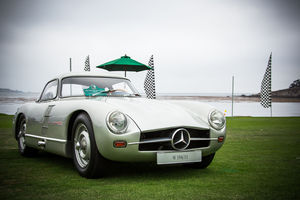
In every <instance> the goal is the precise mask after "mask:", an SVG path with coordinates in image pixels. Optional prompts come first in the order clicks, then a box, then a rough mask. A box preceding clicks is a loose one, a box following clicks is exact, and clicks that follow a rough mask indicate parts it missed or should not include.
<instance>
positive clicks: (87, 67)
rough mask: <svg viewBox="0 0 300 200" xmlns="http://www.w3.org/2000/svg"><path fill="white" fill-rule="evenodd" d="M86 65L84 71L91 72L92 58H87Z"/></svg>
mask: <svg viewBox="0 0 300 200" xmlns="http://www.w3.org/2000/svg"><path fill="white" fill-rule="evenodd" d="M84 64H85V66H84V71H91V68H90V56H87V57H86V60H85V63H84Z"/></svg>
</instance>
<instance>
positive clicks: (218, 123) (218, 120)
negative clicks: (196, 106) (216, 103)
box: [208, 109, 226, 130]
mask: <svg viewBox="0 0 300 200" xmlns="http://www.w3.org/2000/svg"><path fill="white" fill-rule="evenodd" d="M218 115H219V116H218ZM214 118H215V119H214ZM208 121H209V124H210V125H211V126H212V127H213V128H214V129H216V130H221V129H222V128H224V126H225V124H226V119H225V116H224V114H223V113H222V112H220V111H218V110H215V109H214V110H211V111H210V112H209V114H208Z"/></svg>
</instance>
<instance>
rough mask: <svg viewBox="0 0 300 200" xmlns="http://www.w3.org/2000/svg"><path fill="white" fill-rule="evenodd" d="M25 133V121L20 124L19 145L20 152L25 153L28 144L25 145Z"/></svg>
mask: <svg viewBox="0 0 300 200" xmlns="http://www.w3.org/2000/svg"><path fill="white" fill-rule="evenodd" d="M25 133H26V122H25V120H23V121H22V122H21V124H20V129H19V134H18V138H19V144H20V150H21V151H22V152H23V151H24V149H25V147H26V144H25Z"/></svg>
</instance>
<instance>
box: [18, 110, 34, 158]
mask: <svg viewBox="0 0 300 200" xmlns="http://www.w3.org/2000/svg"><path fill="white" fill-rule="evenodd" d="M17 131H18V132H17V140H18V147H19V152H20V154H21V155H22V156H33V155H35V154H36V153H37V151H38V150H37V149H34V148H31V147H28V146H27V145H26V141H25V134H26V119H25V117H24V116H23V115H22V116H21V117H20V120H19V124H18V129H17Z"/></svg>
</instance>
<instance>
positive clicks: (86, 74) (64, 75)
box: [58, 71, 129, 80]
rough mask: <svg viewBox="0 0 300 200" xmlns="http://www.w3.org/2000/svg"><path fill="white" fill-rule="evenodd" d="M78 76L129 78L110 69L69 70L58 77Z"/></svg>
mask: <svg viewBox="0 0 300 200" xmlns="http://www.w3.org/2000/svg"><path fill="white" fill-rule="evenodd" d="M78 76H90V77H95V76H99V77H108V78H124V79H128V78H126V77H124V76H121V75H119V74H115V73H112V72H108V71H101V72H90V71H85V72H69V73H66V74H62V75H61V76H59V77H58V78H59V79H63V78H66V77H78ZM128 80H129V79H128Z"/></svg>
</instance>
